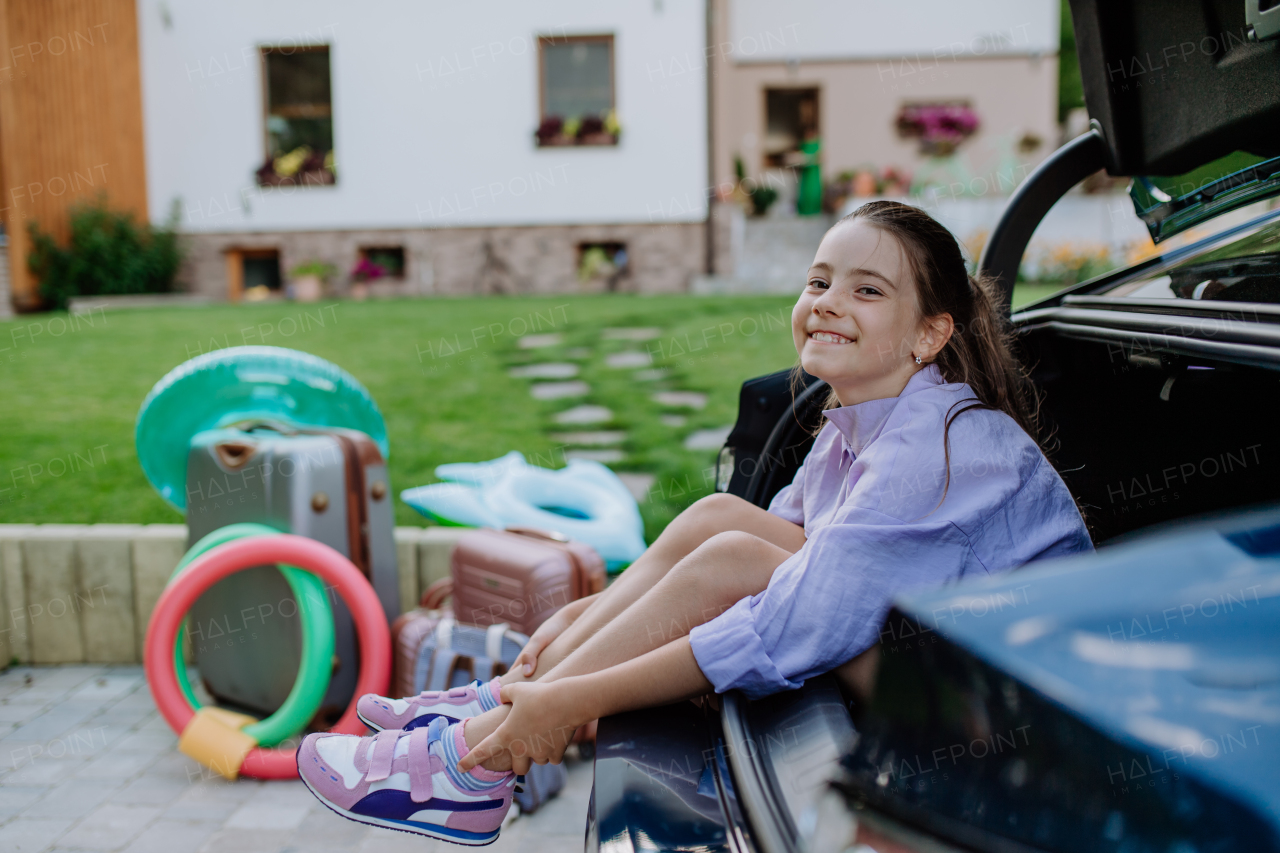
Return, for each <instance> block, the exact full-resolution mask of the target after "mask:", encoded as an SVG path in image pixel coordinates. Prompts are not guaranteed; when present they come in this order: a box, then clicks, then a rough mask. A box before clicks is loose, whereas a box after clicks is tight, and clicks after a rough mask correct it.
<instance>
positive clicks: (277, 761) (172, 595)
mask: <svg viewBox="0 0 1280 853" xmlns="http://www.w3.org/2000/svg"><path fill="white" fill-rule="evenodd" d="M274 563H285V564H288V565H292V566H297V567H299V568H301V569H305V570H306V571H309V572H312V573H313V574H316V575H318V576H319V577H320V578H321V579H322V580H324V581H325V583H327V584H330V585H332V586H333V588H334V589H336V590H337V592H338V594H339V595H341V596H342V599H343V600H344V601H345V602H346V603H347V607H349V608H350V609H351V613H352V615H353V616H354V617H355V623H356V632H357V634H358V635H359V638H360V675H359V677H358V678H357V680H356V690H355V695H353V696H352V698H351V704H350V705H349V706H347V710H346V713H344V714H343V715H342V718H341V719H339V720H338V723H337V725H335V726H334V727H333V729H332V730H331V731H335V732H341V733H343V734H363V733H364V731H365V726H364V723H362V722H360V720H359V718H358V717H357V716H356V700H357V699H358V698H359V697H360V696H362V695H363V694H365V693H379V694H381V693H386V691H387V688H388V687H389V686H390V683H391V632H390V630H389V629H388V628H387V619H386V615H385V614H384V613H383V611H382V605H381V604H380V603H379V602H378V597H377V595H376V594H375V593H374V591H373V587H371V586H370V585H369V582H368V581H367V580H366V579H365V577H364V575H362V574H360V570H359V569H357V568H356V567H355V566H354V565H353V564H352V563H351V561H350V560H348V559H347V558H346V557H344V556H342V555H341V554H339V553H338V552H337V551H335V550H333V549H332V548H330V547H329V546H328V545H324V544H322V543H320V542H317V541H315V540H314V539H308V538H306V537H304V536H294V535H291V534H287V533H282V534H280V535H279V536H257V537H253V538H249V539H240V540H237V541H234V542H228V543H227V544H225V545H220V546H218V547H217V548H214V549H213V550H211V551H209V552H208V553H206V554H204V555H202V556H201V557H199V558H197V559H196V560H195V561H193V562H192V563H191V565H189V566H188V567H187V568H186V571H184V572H183V573H182V574H181V575H179V576H178V577H177V578H175V579H174V580H173V581H172V582H171V583H170V584H169V586H168V587H166V588H165V591H164V593H163V594H162V595H161V596H160V600H159V601H158V602H156V607H155V610H154V611H152V613H151V622H150V624H148V626H147V639H146V647H145V650H144V669H145V672H146V678H147V684H148V685H149V686H150V688H151V696H152V698H154V699H155V703H156V707H157V708H159V709H160V713H161V715H162V716H163V717H164V718H165V720H166V721H167V722H168V723H169V725H170V726H171V727H172V728H173V730H174V731H175V732H177V733H178V735H179V738H180V740H179V748H180V749H182V751H183V752H185V753H186V754H188V755H191V756H192V757H195V758H197V760H200V761H202V762H203V763H205V764H206V765H207V766H209V767H212V768H213V769H215V770H217V771H218V772H220V773H222V774H223V775H224V776H227V777H228V778H235V777H236V776H237V775H244V776H252V777H254V778H257V779H289V778H295V777H297V775H298V768H297V763H296V761H295V750H292V749H264V748H262V747H259V746H256V745H255V743H254V741H253V739H252V738H249V736H248V735H246V734H244V733H243V732H241V731H239V727H240V726H242V725H244V723H245V722H249V721H250V720H251V719H252V718H249V717H242V718H239V719H241V720H243V722H237V721H236V718H237V716H238V715H235V714H232V713H230V712H225V711H219V710H218V709H204V710H209V711H211V713H208V714H206V713H201V714H196V713H194V712H193V711H192V710H191V706H190V705H188V704H187V701H186V698H185V697H184V696H183V694H182V689H181V688H180V687H179V686H178V677H177V674H176V673H175V672H174V669H173V644H174V641H175V640H176V638H177V636H178V628H179V626H180V625H181V624H182V620H183V618H184V617H185V616H186V614H187V611H188V610H189V609H191V606H192V605H193V604H195V602H196V599H198V598H199V597H200V596H201V595H202V594H203V593H204V592H205V590H207V589H209V587H211V586H213V585H214V584H215V583H217V582H218V581H220V580H222V579H223V578H225V577H227V576H228V575H231V574H234V573H236V572H239V571H243V570H245V569H248V568H250V567H252V566H260V565H263V564H274Z"/></svg>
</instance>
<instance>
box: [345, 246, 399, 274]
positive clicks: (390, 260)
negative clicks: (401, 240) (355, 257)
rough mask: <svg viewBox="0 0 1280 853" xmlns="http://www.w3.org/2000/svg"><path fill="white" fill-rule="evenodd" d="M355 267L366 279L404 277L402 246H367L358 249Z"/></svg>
mask: <svg viewBox="0 0 1280 853" xmlns="http://www.w3.org/2000/svg"><path fill="white" fill-rule="evenodd" d="M356 268H357V269H359V270H361V271H362V272H363V274H364V275H365V277H366V279H367V280H368V279H377V278H394V279H402V278H404V246H369V247H365V248H362V249H361V250H360V259H359V261H358V263H357V264H356Z"/></svg>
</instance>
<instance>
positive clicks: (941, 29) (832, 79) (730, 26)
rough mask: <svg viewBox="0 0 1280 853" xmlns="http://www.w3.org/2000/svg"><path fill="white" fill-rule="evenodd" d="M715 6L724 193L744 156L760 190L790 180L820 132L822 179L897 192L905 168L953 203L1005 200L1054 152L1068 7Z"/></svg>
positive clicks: (991, 1) (989, 1) (864, 1)
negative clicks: (857, 180) (803, 150)
mask: <svg viewBox="0 0 1280 853" xmlns="http://www.w3.org/2000/svg"><path fill="white" fill-rule="evenodd" d="M709 2H710V4H711V15H710V29H711V38H710V47H709V48H708V51H707V57H708V59H707V62H706V66H707V68H709V69H710V71H711V75H710V76H711V80H712V83H711V112H712V122H711V132H712V142H711V149H712V157H711V160H712V163H711V169H712V174H713V177H714V180H715V183H716V184H717V185H718V186H723V185H727V184H731V183H732V182H733V181H734V180H735V160H737V159H738V158H741V162H742V166H743V168H744V170H745V172H746V174H747V175H748V176H750V177H751V178H753V179H755V180H764V181H766V182H777V183H774V184H773V185H777V184H778V183H781V179H784V178H788V177H791V178H792V180H793V179H794V177H793V176H794V172H793V171H792V170H793V169H794V164H796V163H800V162H803V161H804V160H805V158H804V156H803V154H800V153H799V148H800V145H801V143H802V141H803V140H804V138H805V137H806V135H808V134H816V136H817V137H818V139H819V140H820V142H821V150H820V152H819V154H818V161H819V163H820V166H821V169H822V175H823V179H824V180H827V179H830V178H832V177H836V176H838V175H839V174H840V173H841V172H846V171H855V172H856V171H859V170H866V171H868V172H870V173H871V176H872V177H874V178H875V179H876V180H877V184H878V186H877V187H876V191H877V192H883V193H887V194H891V195H892V194H899V193H897V192H895V189H897V187H895V186H894V183H895V181H894V175H893V174H892V173H891V172H889V170H895V171H896V172H898V173H899V174H900V175H903V176H904V177H906V178H908V179H910V180H909V183H911V184H913V185H914V186H915V187H917V188H918V187H920V186H924V185H931V186H934V187H936V188H937V192H940V193H943V194H946V195H958V196H963V195H967V196H981V195H988V194H993V193H994V194H999V195H1007V194H1008V193H1009V192H1010V191H1011V190H1012V189H1013V187H1014V186H1015V185H1016V184H1017V183H1018V182H1020V181H1021V179H1022V178H1023V177H1025V176H1026V174H1027V172H1028V171H1029V170H1030V169H1031V168H1032V167H1033V166H1034V165H1035V164H1036V163H1037V162H1039V160H1041V159H1042V158H1043V157H1045V156H1046V155H1047V154H1048V153H1049V152H1050V151H1052V150H1053V149H1054V148H1055V147H1056V146H1057V143H1058V126H1057V90H1058V56H1057V50H1058V27H1059V17H1058V16H1059V5H1058V0H1020V2H1005V1H1004V0H980V2H969V3H963V4H958V3H951V2H944V0H926V2H918V3H912V4H901V3H893V4H890V3H883V2H879V3H877V2H868V0H861V2H849V0H843V2H842V1H841V0H796V2H791V3H785V4H781V3H769V2H766V0H709ZM664 76H671V79H675V77H674V75H664ZM930 113H932V115H930ZM939 118H941V119H942V127H941V128H939V127H937V124H938V122H937V120H938V119H939ZM931 120H932V121H933V122H934V127H932V128H926V127H925V126H924V125H926V124H928V123H929V122H930V121H931ZM967 122H976V128H973V129H972V130H971V132H966V131H968V130H969V127H968V126H967V125H966V123H967ZM931 130H932V131H933V132H932V133H931V132H930V131H931ZM938 130H941V131H942V133H938V132H937V131H938ZM949 153H954V154H955V155H956V156H955V157H939V156H936V155H940V154H949ZM886 178H888V180H886ZM886 184H887V185H888V186H886ZM867 186H868V184H867V180H866V179H865V178H864V182H863V186H862V188H863V189H866V188H867ZM902 188H903V189H905V188H906V187H902ZM787 192H788V190H787V189H784V190H783V193H784V198H783V199H782V200H781V201H780V202H779V205H780V206H782V205H785V204H787V203H788V201H789V198H788V197H786V194H787ZM867 194H870V193H867Z"/></svg>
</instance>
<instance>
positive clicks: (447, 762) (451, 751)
mask: <svg viewBox="0 0 1280 853" xmlns="http://www.w3.org/2000/svg"><path fill="white" fill-rule="evenodd" d="M485 692H487V691H485ZM465 723H466V720H463V721H462V722H460V723H454V724H453V725H451V726H449V727H448V728H447V729H445V730H444V733H443V734H442V735H441V736H440V745H441V746H442V747H443V748H444V772H445V773H447V774H449V781H450V782H452V783H453V784H455V785H457V786H458V787H459V788H461V789H462V790H464V791H484V790H486V789H488V788H492V787H493V786H494V785H496V784H497V783H499V782H502V781H505V780H506V779H507V777H509V776H510V775H511V774H510V773H495V772H493V771H492V770H485V769H484V768H483V767H481V766H480V765H478V764H477V765H476V766H475V767H473V768H471V770H469V771H468V772H466V773H461V772H459V771H458V762H459V761H461V760H462V757H463V756H464V755H466V754H467V753H468V752H470V751H471V750H470V749H468V748H467V741H466V738H464V737H463V734H462V727H463V725H464V724H465Z"/></svg>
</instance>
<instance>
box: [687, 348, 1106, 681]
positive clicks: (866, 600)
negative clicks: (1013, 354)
mask: <svg viewBox="0 0 1280 853" xmlns="http://www.w3.org/2000/svg"><path fill="white" fill-rule="evenodd" d="M967 398H973V399H976V395H975V394H974V393H973V390H972V389H971V388H970V387H969V386H968V385H965V384H959V383H945V382H943V379H942V373H941V371H939V370H938V368H937V366H936V365H929V366H927V367H925V368H923V369H921V370H919V371H917V372H916V374H915V375H914V376H912V377H911V379H910V380H909V381H908V382H907V385H906V387H905V388H903V389H902V393H901V394H899V395H898V396H897V397H887V398H884V399H880V400H868V401H866V402H864V403H859V404H857V405H854V406H844V407H842V408H837V409H829V410H827V411H826V412H824V413H823V414H824V415H825V416H826V418H827V421H828V422H827V423H826V424H825V425H824V427H823V429H822V431H821V432H820V433H819V434H818V437H817V440H816V441H815V442H814V445H813V449H812V450H811V451H810V452H809V455H808V457H806V458H805V460H804V464H803V465H801V466H800V470H799V471H797V472H796V476H795V479H794V480H793V481H792V482H791V484H790V485H789V486H787V487H786V488H784V489H783V490H782V491H780V492H778V494H777V495H776V496H775V497H774V499H773V502H772V503H771V504H770V505H769V512H771V513H773V514H774V515H777V516H779V517H781V518H785V519H786V520H787V521H790V522H792V523H794V524H800V525H803V526H804V532H805V535H806V536H807V537H808V540H807V541H806V542H805V544H804V546H803V547H802V548H801V549H800V550H799V551H797V552H796V553H795V554H794V555H793V556H791V557H789V558H788V559H787V560H785V561H784V562H783V563H782V564H781V565H780V566H778V568H777V569H776V570H775V571H774V573H773V577H772V578H771V579H770V581H769V586H768V587H767V588H766V589H765V590H764V592H761V593H759V594H757V595H752V596H748V597H746V598H744V599H742V600H741V601H739V602H738V603H737V604H735V605H734V606H733V607H731V608H729V609H728V610H726V611H725V612H724V613H722V614H720V615H719V616H717V617H716V618H715V619H712V620H711V621H709V622H707V623H705V624H703V625H699V626H698V627H696V628H694V629H693V631H692V632H690V634H689V642H690V643H691V645H692V647H693V654H694V657H695V658H696V659H697V661H698V666H699V667H700V668H701V669H702V672H703V674H704V675H706V677H707V679H708V680H710V681H711V683H712V684H713V685H715V689H716V692H717V693H723V692H725V691H726V690H732V689H738V690H742V691H743V692H745V693H746V694H747V695H748V696H750V697H751V698H758V697H760V696H764V695H767V694H769V693H776V692H778V691H780V690H790V689H794V688H796V687H799V686H800V685H801V684H803V683H804V681H805V679H808V678H811V677H813V676H815V675H818V674H820V673H823V672H827V671H829V670H831V669H834V668H835V667H837V666H839V665H840V664H842V663H844V662H845V661H847V660H850V659H851V658H853V657H855V656H856V655H858V654H859V653H861V652H863V651H865V650H866V649H868V648H870V647H871V646H872V645H873V644H874V643H875V642H876V641H877V640H878V639H879V635H880V628H881V626H882V625H883V623H884V620H885V617H886V616H887V615H888V612H889V605H890V604H891V602H892V601H893V599H894V598H896V597H898V596H899V595H901V594H903V593H906V592H909V591H911V590H915V589H922V588H929V587H937V586H941V585H943V584H946V583H949V582H951V581H954V580H958V579H959V578H963V577H967V576H970V575H979V576H982V575H987V574H994V573H997V572H1003V571H1006V570H1008V569H1013V568H1016V567H1017V566H1020V565H1022V564H1023V563H1028V562H1030V561H1032V560H1037V559H1042V558H1046V557H1054V556H1060V555H1065V554H1071V553H1074V552H1078V551H1090V550H1092V549H1093V544H1092V543H1091V541H1090V539H1089V534H1088V532H1087V531H1086V529H1085V525H1084V519H1083V518H1081V516H1080V512H1079V510H1078V509H1077V508H1076V505H1075V502H1074V501H1073V500H1072V498H1071V494H1070V493H1069V492H1068V491H1067V487H1066V485H1065V484H1064V483H1063V482H1062V478H1061V477H1059V476H1058V472H1057V471H1055V470H1054V469H1053V466H1052V465H1050V464H1049V462H1048V460H1046V459H1045V458H1044V454H1043V453H1041V452H1040V448H1039V447H1037V446H1036V443H1035V442H1034V441H1033V440H1032V439H1031V437H1030V436H1028V435H1027V434H1026V433H1025V432H1024V431H1023V430H1022V428H1021V427H1019V426H1018V424H1017V422H1016V421H1014V419H1013V418H1011V417H1009V416H1008V415H1007V414H1005V413H1004V412H999V411H992V410H990V409H971V410H969V411H967V412H965V413H964V414H961V415H960V416H958V417H957V418H956V419H955V420H954V421H952V424H951V433H950V447H951V466H950V467H951V483H950V486H949V487H948V489H947V492H946V497H945V499H944V498H943V486H944V484H945V482H946V470H947V469H946V463H945V461H944V457H943V447H942V431H943V423H944V419H945V418H946V416H947V412H948V410H949V409H951V407H952V405H953V404H955V403H957V402H958V401H961V400H965V399H967ZM957 408H963V404H962V405H961V406H959V407H957ZM939 501H941V504H939Z"/></svg>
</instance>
